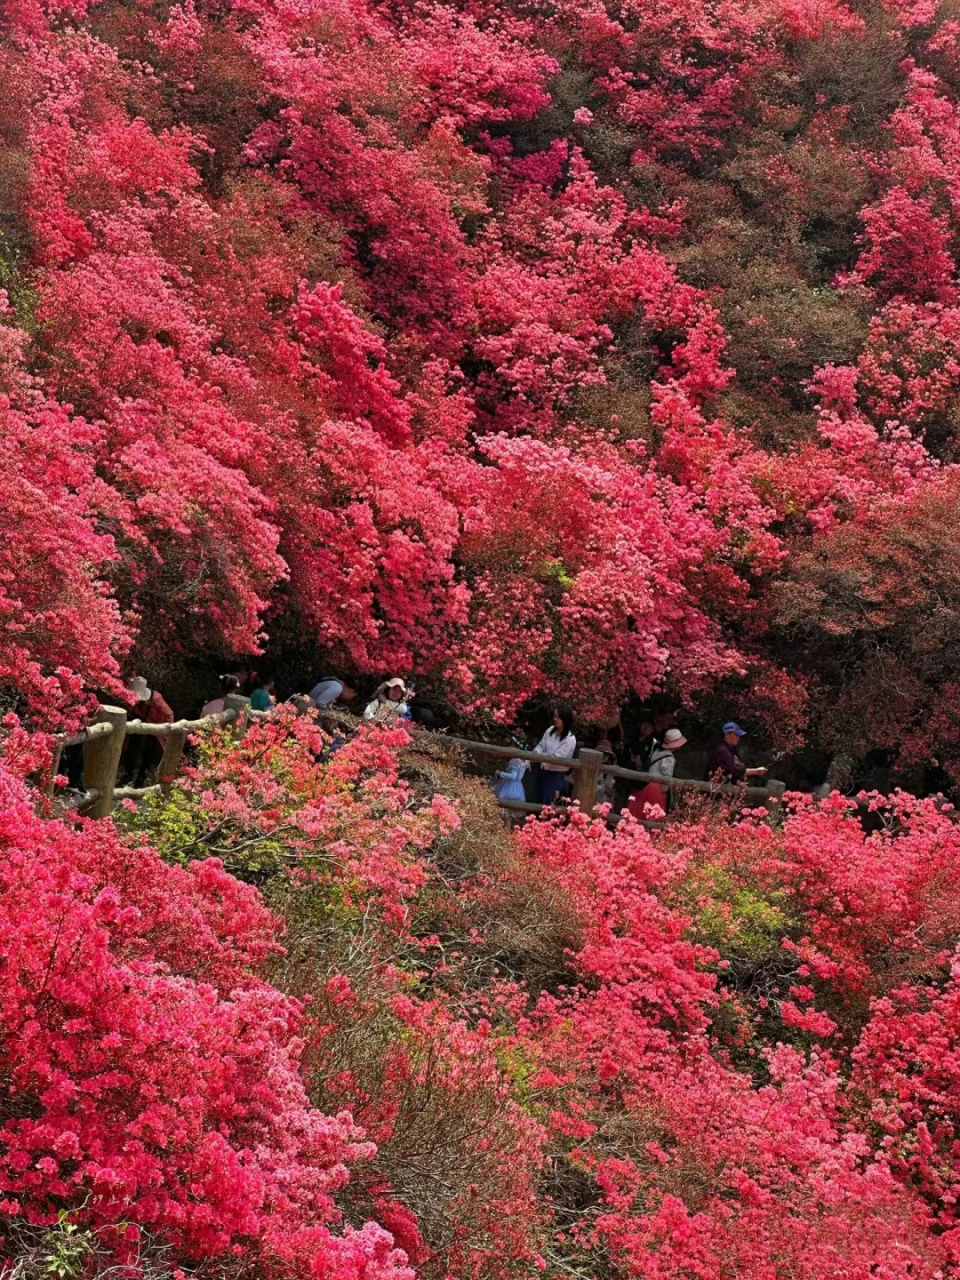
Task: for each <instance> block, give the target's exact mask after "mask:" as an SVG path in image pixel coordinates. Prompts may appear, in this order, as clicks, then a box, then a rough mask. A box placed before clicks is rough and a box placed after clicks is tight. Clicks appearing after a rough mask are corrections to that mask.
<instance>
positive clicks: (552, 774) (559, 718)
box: [533, 707, 577, 804]
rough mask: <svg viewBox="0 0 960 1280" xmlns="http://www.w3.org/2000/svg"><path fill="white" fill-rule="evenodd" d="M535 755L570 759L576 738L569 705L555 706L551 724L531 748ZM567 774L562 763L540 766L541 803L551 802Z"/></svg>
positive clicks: (563, 783) (562, 785) (565, 779)
mask: <svg viewBox="0 0 960 1280" xmlns="http://www.w3.org/2000/svg"><path fill="white" fill-rule="evenodd" d="M533 749H534V751H535V752H536V753H537V755H541V756H559V757H560V758H561V759H562V760H572V759H573V755H574V752H575V751H576V749H577V740H576V738H575V737H574V736H573V712H572V711H571V710H570V708H569V707H556V708H555V709H554V712H553V724H552V725H551V726H550V728H549V729H548V730H547V732H546V733H545V734H544V735H543V737H542V738H541V739H540V741H539V742H538V743H537V745H536V746H535V747H534V748H533ZM568 776H569V770H568V769H565V768H564V767H563V765H562V764H546V763H544V764H542V765H541V766H540V782H539V796H538V799H539V801H540V803H541V804H553V803H554V801H555V800H556V798H557V796H558V794H559V793H560V792H561V791H562V790H563V787H564V785H565V783H566V781H567V778H568Z"/></svg>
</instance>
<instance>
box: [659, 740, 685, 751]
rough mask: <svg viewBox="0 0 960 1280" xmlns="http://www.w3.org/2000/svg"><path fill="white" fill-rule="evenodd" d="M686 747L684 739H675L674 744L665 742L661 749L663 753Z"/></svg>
mask: <svg viewBox="0 0 960 1280" xmlns="http://www.w3.org/2000/svg"><path fill="white" fill-rule="evenodd" d="M686 745H687V740H686V738H677V740H676V741H675V742H665V743H664V744H663V749H664V750H665V751H679V750H680V748H681V747H685V746H686Z"/></svg>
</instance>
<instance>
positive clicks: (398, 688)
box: [363, 676, 413, 724]
mask: <svg viewBox="0 0 960 1280" xmlns="http://www.w3.org/2000/svg"><path fill="white" fill-rule="evenodd" d="M410 696H411V697H412V696H413V690H412V689H411V690H410ZM409 711H410V709H409V707H408V706H407V688H406V685H405V684H404V683H403V681H402V680H401V679H400V677H399V676H394V677H393V679H392V680H384V682H383V684H381V685H379V686H378V688H377V691H376V693H375V694H374V695H373V700H372V702H369V703H368V704H367V709H366V711H364V713H363V718H364V720H376V722H377V723H378V724H395V723H396V722H397V721H398V720H402V719H404V718H405V717H406V716H407V715H408V714H409Z"/></svg>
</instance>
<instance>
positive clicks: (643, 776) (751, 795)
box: [602, 764, 786, 801]
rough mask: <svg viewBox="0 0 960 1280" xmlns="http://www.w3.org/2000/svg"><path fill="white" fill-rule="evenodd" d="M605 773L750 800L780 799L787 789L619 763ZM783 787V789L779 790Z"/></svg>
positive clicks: (607, 766)
mask: <svg viewBox="0 0 960 1280" xmlns="http://www.w3.org/2000/svg"><path fill="white" fill-rule="evenodd" d="M602 772H603V773H609V774H610V776H611V777H613V778H626V779H628V780H629V781H631V782H659V783H660V785H661V786H662V787H677V788H683V787H686V788H688V789H689V790H691V791H702V792H703V793H704V795H711V796H715V795H724V794H727V795H732V794H733V793H734V792H736V793H737V794H745V795H746V797H747V799H748V800H760V801H763V800H769V799H770V797H771V796H776V797H777V798H778V799H779V798H780V797H781V796H782V795H783V790H786V787H785V784H784V783H782V782H775V781H773V780H771V785H770V786H766V787H749V786H748V787H744V786H741V785H739V784H737V783H732V782H703V781H701V779H699V778H664V777H663V776H662V775H661V774H659V773H642V772H641V771H640V770H638V769H621V768H620V766H619V765H616V764H611V765H604V767H603V770H602ZM778 788H783V790H778Z"/></svg>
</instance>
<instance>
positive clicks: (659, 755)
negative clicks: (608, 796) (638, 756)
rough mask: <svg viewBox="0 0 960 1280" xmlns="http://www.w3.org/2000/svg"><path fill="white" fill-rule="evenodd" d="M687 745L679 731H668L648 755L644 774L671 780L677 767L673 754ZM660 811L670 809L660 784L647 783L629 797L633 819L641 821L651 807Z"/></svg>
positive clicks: (664, 791)
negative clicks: (647, 763)
mask: <svg viewBox="0 0 960 1280" xmlns="http://www.w3.org/2000/svg"><path fill="white" fill-rule="evenodd" d="M686 745H687V740H686V738H685V737H684V736H683V734H682V733H681V732H680V730H679V729H668V730H667V731H666V733H665V734H664V735H663V741H662V742H661V743H660V745H659V746H658V747H654V749H653V751H652V752H651V753H650V763H649V765H648V766H647V768H646V769H644V771H643V772H644V773H652V774H654V775H655V777H658V778H664V779H666V778H672V777H673V771H674V769H675V768H676V767H677V760H676V756H675V755H674V752H676V751H679V750H680V748H681V747H685V746H686ZM654 806H655V807H656V808H658V809H662V810H663V812H664V813H666V812H667V810H668V809H669V807H670V793H669V791H668V789H667V787H666V786H665V785H664V783H662V782H648V783H647V785H646V786H645V787H643V788H642V790H640V791H635V792H634V793H633V795H632V796H631V797H630V799H629V801H628V803H627V808H628V810H629V811H630V813H632V814H633V816H634V817H635V818H638V819H643V818H644V817H645V816H646V815H647V812H648V810H649V809H650V808H651V807H654Z"/></svg>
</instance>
